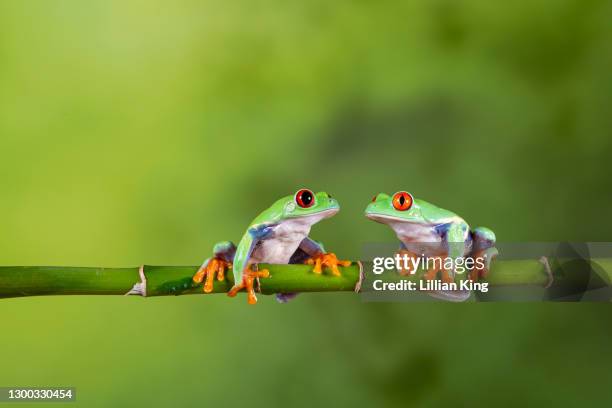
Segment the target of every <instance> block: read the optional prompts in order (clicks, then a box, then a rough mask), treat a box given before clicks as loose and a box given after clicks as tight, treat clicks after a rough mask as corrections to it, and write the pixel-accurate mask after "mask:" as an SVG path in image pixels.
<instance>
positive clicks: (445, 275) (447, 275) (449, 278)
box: [442, 269, 455, 283]
mask: <svg viewBox="0 0 612 408" xmlns="http://www.w3.org/2000/svg"><path fill="white" fill-rule="evenodd" d="M454 281H455V280H454V279H453V274H452V273H451V272H450V271H447V270H446V269H442V282H444V283H452V282H454Z"/></svg>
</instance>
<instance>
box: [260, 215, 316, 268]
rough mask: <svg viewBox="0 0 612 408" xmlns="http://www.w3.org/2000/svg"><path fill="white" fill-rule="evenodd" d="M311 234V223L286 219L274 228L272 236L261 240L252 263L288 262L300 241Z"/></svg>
mask: <svg viewBox="0 0 612 408" xmlns="http://www.w3.org/2000/svg"><path fill="white" fill-rule="evenodd" d="M308 234H310V225H308V224H306V223H303V222H300V221H299V220H295V221H286V222H283V223H282V224H280V225H279V226H277V227H276V228H275V229H274V232H273V233H272V236H271V237H268V238H266V239H264V240H262V241H260V242H259V243H258V244H257V246H256V248H255V250H254V251H253V253H252V254H251V262H252V263H271V264H287V263H289V260H290V259H291V256H292V255H293V254H294V253H295V251H296V250H297V249H298V247H299V246H300V243H301V242H302V241H303V240H304V239H305V238H306V237H308Z"/></svg>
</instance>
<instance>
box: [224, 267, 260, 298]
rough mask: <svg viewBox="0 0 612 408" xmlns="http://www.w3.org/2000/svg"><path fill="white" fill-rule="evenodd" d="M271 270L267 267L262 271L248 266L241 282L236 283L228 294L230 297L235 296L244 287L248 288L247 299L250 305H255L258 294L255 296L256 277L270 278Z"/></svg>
mask: <svg viewBox="0 0 612 408" xmlns="http://www.w3.org/2000/svg"><path fill="white" fill-rule="evenodd" d="M269 277H270V271H268V270H267V269H262V270H261V271H254V270H252V269H251V267H247V268H246V269H245V270H244V273H243V274H242V281H241V282H240V283H237V284H235V285H234V286H233V287H232V288H231V289H230V291H229V292H227V295H228V296H229V297H234V296H236V294H237V293H238V292H240V291H241V290H242V289H244V290H246V293H247V300H248V302H249V304H250V305H254V304H255V303H257V296H255V289H254V283H255V279H259V278H269Z"/></svg>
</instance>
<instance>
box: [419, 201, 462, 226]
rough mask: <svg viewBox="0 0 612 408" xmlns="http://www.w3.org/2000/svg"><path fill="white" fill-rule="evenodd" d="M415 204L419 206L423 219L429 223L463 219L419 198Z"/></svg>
mask: <svg viewBox="0 0 612 408" xmlns="http://www.w3.org/2000/svg"><path fill="white" fill-rule="evenodd" d="M414 202H415V203H416V204H417V205H418V206H419V208H420V209H421V214H422V215H423V218H424V219H425V220H426V221H428V222H438V221H440V220H444V219H447V218H448V219H451V218H461V217H459V216H458V215H457V214H455V213H454V212H452V211H449V210H445V209H444V208H440V207H438V206H435V205H433V204H431V203H429V202H427V201H424V200H420V199H418V198H417V199H415V200H414Z"/></svg>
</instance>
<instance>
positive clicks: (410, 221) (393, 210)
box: [365, 191, 497, 301]
mask: <svg viewBox="0 0 612 408" xmlns="http://www.w3.org/2000/svg"><path fill="white" fill-rule="evenodd" d="M365 216H366V217H367V218H369V219H371V220H373V221H376V222H379V223H382V224H386V225H388V226H389V227H390V228H391V229H393V231H394V232H395V234H396V235H397V238H398V239H399V240H400V253H403V254H407V255H408V256H411V257H419V256H425V257H442V258H446V257H449V258H451V259H458V258H463V257H466V256H471V257H473V258H477V257H479V256H482V257H483V258H484V260H485V262H484V267H483V268H480V269H478V268H474V269H472V271H471V272H470V279H472V280H476V279H478V278H479V277H483V276H486V273H487V271H488V268H489V265H490V261H491V259H492V258H493V257H494V256H495V255H497V250H496V249H495V248H494V246H495V233H494V232H493V231H491V230H490V229H488V228H484V227H478V228H474V229H472V230H470V227H469V226H468V224H467V223H466V222H465V220H464V219H463V218H461V217H459V216H458V215H457V214H455V213H453V212H451V211H448V210H445V209H442V208H439V207H436V206H435V205H433V204H430V203H428V202H426V201H423V200H419V199H414V198H413V196H412V195H411V194H410V193H408V192H406V191H400V192H397V193H395V194H394V195H393V196H389V195H387V194H383V193H380V194H378V195H376V196H374V198H373V199H372V202H371V203H370V204H369V205H368V206H367V208H366V210H365ZM400 272H401V271H400ZM438 273H440V274H441V278H442V281H444V282H453V281H454V279H455V270H454V269H453V270H444V268H442V269H436V268H431V269H429V270H427V271H426V272H425V275H424V278H425V279H427V280H433V279H436V278H437V275H438ZM430 294H431V295H432V296H434V297H437V298H441V299H445V300H451V301H463V300H465V299H467V298H468V297H469V296H470V291H467V290H455V291H432V292H430Z"/></svg>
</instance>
